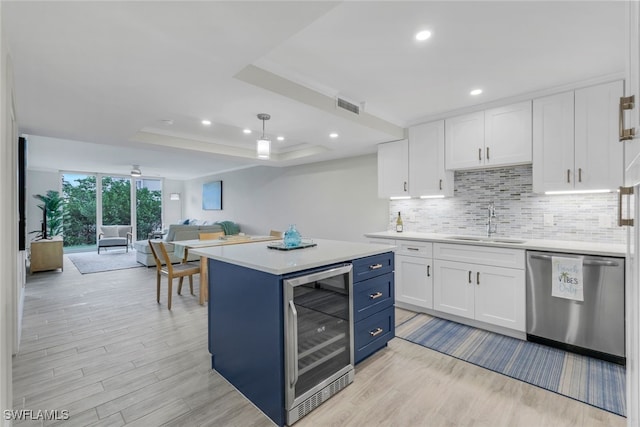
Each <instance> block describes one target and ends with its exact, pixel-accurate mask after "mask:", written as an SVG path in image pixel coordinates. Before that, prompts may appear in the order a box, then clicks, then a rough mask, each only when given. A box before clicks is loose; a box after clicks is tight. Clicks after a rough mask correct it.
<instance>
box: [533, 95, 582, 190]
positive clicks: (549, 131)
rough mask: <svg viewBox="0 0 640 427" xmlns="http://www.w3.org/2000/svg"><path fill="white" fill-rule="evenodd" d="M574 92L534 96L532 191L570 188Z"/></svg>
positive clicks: (571, 177) (572, 158)
mask: <svg viewBox="0 0 640 427" xmlns="http://www.w3.org/2000/svg"><path fill="white" fill-rule="evenodd" d="M573 135H574V129H573V92H566V93H561V94H558V95H553V96H548V97H545V98H539V99H534V100H533V191H534V192H537V193H544V192H545V191H553V190H555V191H557V190H573V160H574V148H573V140H574V138H573Z"/></svg>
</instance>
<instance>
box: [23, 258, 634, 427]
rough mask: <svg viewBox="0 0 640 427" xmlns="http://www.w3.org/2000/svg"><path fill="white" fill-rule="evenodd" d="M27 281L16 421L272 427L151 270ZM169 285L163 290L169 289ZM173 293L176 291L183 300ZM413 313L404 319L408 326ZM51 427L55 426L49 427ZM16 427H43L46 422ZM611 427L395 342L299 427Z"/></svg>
mask: <svg viewBox="0 0 640 427" xmlns="http://www.w3.org/2000/svg"><path fill="white" fill-rule="evenodd" d="M64 262H65V269H64V273H60V272H43V273H36V274H34V275H33V276H31V277H29V279H28V283H27V293H26V300H25V312H24V329H23V339H22V345H21V349H20V353H19V354H18V355H17V357H16V358H15V359H14V364H13V377H14V379H13V391H14V406H15V409H30V410H34V411H35V410H39V409H40V410H45V409H47V410H54V409H57V410H68V411H70V415H71V417H70V419H69V420H68V421H62V422H59V423H60V424H59V425H63V426H69V427H71V426H87V425H105V426H119V425H125V424H126V425H128V426H129V425H131V426H134V425H139V426H156V425H170V426H179V425H184V426H200V425H202V426H204V425H209V426H243V427H244V426H269V425H272V423H271V422H270V421H269V420H268V419H267V418H266V417H265V416H264V415H263V414H262V413H261V412H260V411H258V410H257V409H256V408H255V407H254V406H253V405H251V404H250V403H249V402H248V401H247V400H246V399H244V397H243V396H242V395H240V394H239V393H238V392H236V391H235V389H234V388H233V387H231V386H230V385H229V384H228V383H226V382H225V380H224V379H222V378H221V377H220V376H219V375H218V374H217V373H216V372H214V371H212V370H211V369H210V365H209V364H210V359H209V354H208V351H207V326H206V309H205V307H202V306H200V305H198V303H197V286H196V296H192V295H189V292H188V286H187V287H186V290H183V295H182V296H177V295H174V298H173V309H172V310H171V311H168V310H167V309H166V287H164V288H163V294H162V300H161V301H162V303H161V304H160V305H158V304H157V303H156V301H155V273H154V270H153V269H147V268H135V269H129V270H120V271H112V272H105V273H95V274H87V275H81V274H80V273H79V272H78V271H77V270H76V269H75V267H74V266H73V264H72V263H71V262H69V260H68V259H67V258H66V256H65V261H64ZM165 280H166V279H164V278H163V285H164V283H165ZM174 292H175V291H174ZM406 315H407V313H406V312H403V311H401V310H399V311H398V320H399V321H401V320H402V318H403V317H404V316H406ZM44 424H45V425H49V424H52V423H47V422H45V423H44ZM15 425H18V426H25V425H38V426H39V425H41V423H40V421H37V422H22V423H15ZM372 425H379V426H398V427H402V426H429V427H438V426H491V427H494V426H505V427H507V426H508V427H517V426H525V427H528V426H532V427H533V426H536V427H537V426H553V427H561V426H602V427H605V426H607V427H615V426H624V425H626V420H625V419H624V418H622V417H618V416H616V415H613V414H610V413H607V412H604V411H601V410H598V409H595V408H593V407H591V406H588V405H585V404H582V403H580V402H577V401H574V400H571V399H569V398H565V397H562V396H560V395H557V394H555V393H551V392H548V391H545V390H542V389H539V388H537V387H534V386H530V385H528V384H525V383H522V382H520V381H516V380H513V379H511V378H508V377H505V376H502V375H499V374H495V373H493V372H490V371H488V370H485V369H482V368H478V367H476V366H474V365H471V364H469V363H466V362H462V361H459V360H457V359H453V358H451V357H448V356H445V355H442V354H440V353H437V352H434V351H431V350H428V349H425V348H423V347H420V346H418V345H415V344H411V343H409V342H406V341H404V340H401V339H394V340H392V341H391V342H390V344H389V347H388V348H387V349H385V350H383V351H381V352H379V353H377V354H376V355H374V356H373V357H371V358H369V359H368V360H366V361H365V362H363V363H361V364H360V365H358V367H357V374H356V378H355V381H354V383H353V384H351V385H350V386H348V387H347V388H346V389H344V390H343V391H341V392H340V393H339V394H338V395H337V396H335V397H334V398H332V399H330V400H329V401H328V402H326V403H325V404H323V405H322V406H321V407H319V408H318V409H316V410H315V411H313V412H312V413H310V414H309V415H308V416H306V417H305V418H303V419H302V420H301V421H299V422H298V423H297V424H296V426H299V427H308V426H341V427H342V426H372Z"/></svg>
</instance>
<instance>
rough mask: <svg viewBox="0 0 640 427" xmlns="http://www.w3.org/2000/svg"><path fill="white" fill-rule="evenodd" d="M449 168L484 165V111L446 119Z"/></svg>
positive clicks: (446, 160) (447, 163) (467, 167)
mask: <svg viewBox="0 0 640 427" xmlns="http://www.w3.org/2000/svg"><path fill="white" fill-rule="evenodd" d="M445 165H446V168H447V169H450V170H456V169H472V168H477V167H478V166H482V165H484V111H479V112H477V113H471V114H465V115H464V116H458V117H453V118H451V119H447V120H445Z"/></svg>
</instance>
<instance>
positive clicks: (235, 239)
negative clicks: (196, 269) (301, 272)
mask: <svg viewBox="0 0 640 427" xmlns="http://www.w3.org/2000/svg"><path fill="white" fill-rule="evenodd" d="M272 240H282V238H281V237H274V236H260V235H237V234H234V235H229V236H222V237H219V238H217V239H203V240H199V239H194V240H176V241H173V242H171V243H172V244H173V253H174V255H175V256H177V257H179V258H182V260H183V262H186V261H187V258H188V257H189V249H195V248H209V247H214V246H224V245H238V244H244V243H255V242H268V241H272ZM208 270H209V269H208V263H207V257H200V305H204V303H205V301H206V297H207V283H209V271H208Z"/></svg>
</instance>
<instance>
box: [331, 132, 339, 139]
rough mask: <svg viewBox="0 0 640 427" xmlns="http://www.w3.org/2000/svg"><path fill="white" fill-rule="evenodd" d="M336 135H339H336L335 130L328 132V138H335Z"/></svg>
mask: <svg viewBox="0 0 640 427" xmlns="http://www.w3.org/2000/svg"><path fill="white" fill-rule="evenodd" d="M338 136H339V135H338V134H337V133H335V132H331V133H330V134H329V138H337V137H338Z"/></svg>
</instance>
